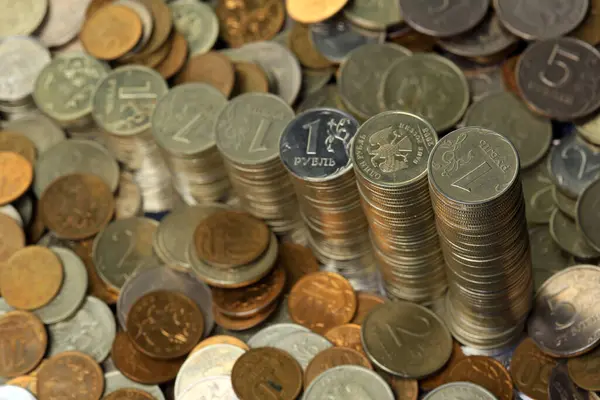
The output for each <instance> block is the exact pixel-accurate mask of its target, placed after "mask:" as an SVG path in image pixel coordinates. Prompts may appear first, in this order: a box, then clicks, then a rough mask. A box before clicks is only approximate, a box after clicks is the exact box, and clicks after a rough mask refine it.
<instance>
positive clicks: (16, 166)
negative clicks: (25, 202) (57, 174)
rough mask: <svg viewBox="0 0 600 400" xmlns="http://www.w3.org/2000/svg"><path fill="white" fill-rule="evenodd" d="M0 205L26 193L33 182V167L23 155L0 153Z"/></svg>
mask: <svg viewBox="0 0 600 400" xmlns="http://www.w3.org/2000/svg"><path fill="white" fill-rule="evenodd" d="M0 171H2V186H1V187H0V205H4V204H6V203H10V202H12V201H14V200H16V199H18V198H19V197H21V195H23V193H25V191H27V189H28V188H29V186H30V185H31V182H32V180H33V166H32V165H31V163H30V162H29V161H28V160H27V159H26V158H25V157H23V156H22V155H20V154H17V153H14V152H11V151H0Z"/></svg>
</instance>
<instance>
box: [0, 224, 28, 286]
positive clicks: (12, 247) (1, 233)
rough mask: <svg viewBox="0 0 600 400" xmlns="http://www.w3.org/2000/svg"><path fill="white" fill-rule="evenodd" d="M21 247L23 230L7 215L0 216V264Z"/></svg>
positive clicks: (22, 245)
mask: <svg viewBox="0 0 600 400" xmlns="http://www.w3.org/2000/svg"><path fill="white" fill-rule="evenodd" d="M23 247H25V234H24V233H23V229H21V227H20V226H19V224H18V223H17V222H16V221H15V220H14V219H12V218H11V217H9V216H8V215H5V214H0V263H3V262H6V261H8V259H9V258H10V257H11V256H12V255H13V254H14V253H15V252H17V251H18V250H20V249H22V248H23ZM1 286H2V285H0V287H1Z"/></svg>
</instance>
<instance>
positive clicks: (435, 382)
mask: <svg viewBox="0 0 600 400" xmlns="http://www.w3.org/2000/svg"><path fill="white" fill-rule="evenodd" d="M464 357H465V354H464V353H463V351H462V348H461V346H460V344H458V342H456V341H453V342H452V354H451V355H450V359H449V360H448V362H447V363H446V364H445V365H444V367H443V368H442V369H440V370H439V371H437V372H435V373H434V374H432V375H429V376H428V377H427V378H425V379H421V380H419V387H421V389H423V390H425V391H430V390H433V389H436V388H438V387H440V386H442V385H445V384H447V383H448V382H449V379H448V377H449V375H450V371H452V368H453V367H454V366H455V365H456V363H457V362H459V361H460V360H462V359H463V358H464Z"/></svg>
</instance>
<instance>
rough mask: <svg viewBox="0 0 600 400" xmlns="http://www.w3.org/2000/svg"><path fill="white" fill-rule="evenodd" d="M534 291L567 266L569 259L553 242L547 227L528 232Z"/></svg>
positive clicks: (539, 227) (538, 227)
mask: <svg viewBox="0 0 600 400" xmlns="http://www.w3.org/2000/svg"><path fill="white" fill-rule="evenodd" d="M529 243H530V246H531V265H532V267H533V280H534V289H535V290H536V291H537V290H538V289H539V288H540V287H541V286H542V285H543V284H544V282H546V280H547V279H549V278H550V277H551V276H552V275H554V274H555V273H557V272H559V271H562V270H563V269H565V268H566V267H567V266H569V257H568V254H567V253H565V252H564V251H563V250H562V249H561V248H560V247H559V246H558V245H557V244H556V242H555V241H554V239H553V238H552V236H551V235H550V229H549V228H548V226H547V225H543V226H537V227H535V228H532V229H530V230H529Z"/></svg>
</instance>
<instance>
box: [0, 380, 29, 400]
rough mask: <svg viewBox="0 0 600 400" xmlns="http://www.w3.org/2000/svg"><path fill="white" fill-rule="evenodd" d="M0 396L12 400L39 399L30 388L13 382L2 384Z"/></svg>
mask: <svg viewBox="0 0 600 400" xmlns="http://www.w3.org/2000/svg"><path fill="white" fill-rule="evenodd" d="M0 398H4V399H10V400H37V399H36V397H35V395H34V394H32V393H31V392H30V391H29V390H27V389H24V388H22V387H19V386H15V385H12V384H8V383H7V384H5V385H1V386H0Z"/></svg>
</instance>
